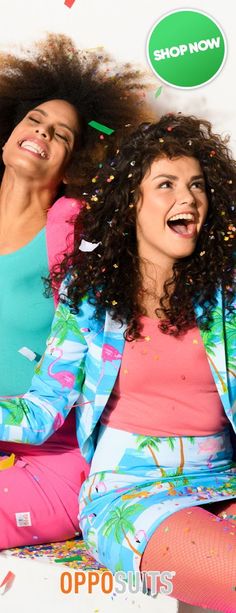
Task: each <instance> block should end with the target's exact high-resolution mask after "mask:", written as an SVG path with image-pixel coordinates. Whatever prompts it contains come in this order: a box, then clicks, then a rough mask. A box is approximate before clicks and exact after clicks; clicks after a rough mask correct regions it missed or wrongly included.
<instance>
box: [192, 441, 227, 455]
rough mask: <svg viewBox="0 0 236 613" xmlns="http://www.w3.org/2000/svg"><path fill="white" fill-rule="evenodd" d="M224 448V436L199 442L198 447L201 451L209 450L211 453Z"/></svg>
mask: <svg viewBox="0 0 236 613" xmlns="http://www.w3.org/2000/svg"><path fill="white" fill-rule="evenodd" d="M222 448H223V445H222V438H221V439H218V440H209V441H203V442H202V443H198V449H199V451H200V453H204V452H205V451H209V453H211V454H212V453H217V451H220V450H221V449H222Z"/></svg>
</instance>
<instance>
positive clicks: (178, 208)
mask: <svg viewBox="0 0 236 613" xmlns="http://www.w3.org/2000/svg"><path fill="white" fill-rule="evenodd" d="M235 187H236V172H235V162H234V161H233V159H232V156H231V154H230V151H229V149H228V147H227V144H226V142H225V141H224V140H223V139H222V138H221V137H220V136H218V135H216V134H214V133H213V132H212V128H211V125H210V123H209V122H207V121H203V120H200V119H197V118H195V117H192V116H185V115H182V114H176V115H165V116H163V117H162V118H161V119H160V121H159V122H157V123H154V124H152V123H144V124H142V125H141V126H140V127H139V128H138V129H137V130H136V131H135V132H134V133H133V134H132V135H131V136H130V137H129V139H128V140H127V141H126V142H125V143H124V144H123V145H122V146H121V147H120V150H118V151H117V152H116V155H115V156H114V158H113V160H112V161H111V162H110V164H107V165H104V167H103V168H102V169H100V172H98V173H97V175H96V183H95V184H94V183H92V182H91V183H90V184H89V185H87V186H86V201H85V202H84V207H83V210H82V212H81V215H80V216H79V217H78V221H77V222H76V225H75V244H74V250H73V252H72V253H71V254H69V255H68V256H67V257H66V258H65V260H64V261H63V262H62V263H61V266H60V267H57V268H55V269H54V273H53V275H52V281H51V283H52V287H54V286H55V284H56V286H57V284H58V282H59V281H61V280H62V279H64V277H65V274H66V277H65V280H64V281H63V282H62V285H61V289H60V303H59V306H58V308H57V310H56V314H55V318H54V322H53V325H52V329H51V334H50V337H49V340H48V342H47V349H46V352H45V354H44V357H43V359H42V361H41V364H40V368H39V372H38V373H37V374H35V376H34V378H33V381H32V384H31V388H30V390H29V391H28V392H27V393H26V394H24V395H23V397H22V398H20V399H19V398H15V399H14V401H12V405H10V406H9V404H8V403H7V402H6V401H4V399H3V400H1V402H0V408H1V426H0V437H1V438H3V439H8V440H16V438H18V439H19V438H21V440H22V441H23V442H27V443H33V444H35V443H36V444H37V443H41V442H42V441H44V440H46V439H47V438H48V437H51V436H52V435H53V432H54V431H55V430H57V428H58V427H59V426H60V425H61V423H62V422H63V421H64V420H66V419H67V416H68V414H69V415H71V413H76V420H77V436H78V441H79V444H80V449H81V453H82V454H83V456H84V457H85V459H86V460H87V461H88V462H90V461H91V460H92V464H91V468H90V474H89V477H88V478H87V479H86V480H85V482H84V483H83V485H82V488H81V490H80V496H79V504H80V512H79V517H80V526H81V529H82V533H83V536H84V539H85V541H86V542H87V545H88V547H89V549H90V551H91V553H92V555H93V556H94V558H96V559H97V560H98V561H99V562H100V563H101V564H102V565H106V566H107V567H108V568H109V569H111V570H112V571H113V572H115V571H124V572H125V573H126V572H128V571H131V572H134V571H137V576H138V578H139V579H140V577H141V578H143V577H145V585H147V586H148V587H149V589H150V590H151V593H155V591H158V590H159V589H162V591H163V590H164V591H167V592H168V593H170V592H171V584H170V581H172V586H173V591H172V595H173V596H175V597H176V598H178V599H180V600H183V601H185V602H187V603H189V604H193V605H200V606H204V607H210V608H214V609H216V610H219V611H224V612H225V613H233V611H235V610H236V591H235V559H236V557H235V554H236V545H235V538H234V536H235V518H236V503H235V498H236V466H235V463H234V458H233V451H234V438H233V433H235V431H236V421H235V402H234V399H235V350H234V343H235V323H234V318H233V315H234V310H233V306H234V305H233V300H234V298H235V292H234V286H233V281H234V272H233V237H234V231H235V227H234V217H235ZM81 223H82V228H83V237H82V239H81V234H80V232H81V230H80V228H81ZM77 226H78V227H77ZM65 322H66V325H65ZM72 407H73V408H72ZM16 415H17V424H16V418H15V416H16ZM10 420H11V423H12V424H16V425H13V426H11V427H9V425H8V424H9V421H10ZM167 569H168V570H167ZM139 571H141V575H139ZM154 571H157V572H156V576H155V575H153V574H152V575H151V573H153V572H154ZM137 576H136V575H135V577H136V581H137ZM155 577H156V578H155ZM163 584H164V585H163Z"/></svg>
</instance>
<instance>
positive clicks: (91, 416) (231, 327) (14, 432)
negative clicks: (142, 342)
mask: <svg viewBox="0 0 236 613" xmlns="http://www.w3.org/2000/svg"><path fill="white" fill-rule="evenodd" d="M199 314H200V310H198V311H197V313H196V315H197V316H198V315H199ZM124 330H125V325H123V326H121V325H120V323H118V322H115V321H113V320H112V316H111V314H109V313H106V314H105V317H104V319H103V320H100V321H98V320H96V319H95V317H94V306H92V305H91V304H89V302H88V299H87V298H86V299H84V300H83V302H82V305H81V309H80V313H79V314H78V315H75V314H73V313H72V312H71V310H70V308H69V307H68V306H67V305H65V304H63V303H62V302H60V303H59V305H58V307H57V310H56V313H55V317H54V320H53V324H52V330H51V335H50V338H49V339H48V342H47V349H46V352H45V354H44V355H43V357H42V358H41V361H40V362H39V363H38V365H37V366H36V369H35V375H34V377H33V380H32V385H31V388H30V390H29V392H27V393H26V394H24V395H23V396H22V397H14V398H13V397H11V398H10V399H1V398H0V439H1V440H5V441H15V442H24V443H29V444H35V445H40V444H42V443H43V442H44V441H45V440H46V439H47V438H49V437H50V436H51V435H52V434H53V433H54V432H55V430H57V429H58V428H59V427H60V426H61V425H62V424H63V422H64V420H65V418H66V416H67V415H68V412H69V411H70V409H71V407H72V406H73V405H75V407H74V408H73V410H76V424H77V438H78V443H79V446H80V448H81V452H82V454H83V455H84V457H85V458H86V460H87V461H88V462H90V461H91V458H92V456H93V452H94V446H95V444H96V435H97V429H98V424H99V419H100V416H101V414H102V412H103V409H104V407H105V405H106V403H107V400H108V398H109V395H110V393H111V391H112V389H113V387H114V384H115V380H116V377H117V374H118V371H119V367H120V364H121V359H122V352H123V348H124V336H123V334H124ZM201 334H202V338H203V343H204V346H205V349H206V353H207V357H208V360H209V363H210V367H211V371H212V374H213V377H214V380H215V383H216V386H217V390H218V392H219V395H220V398H221V400H222V403H223V407H224V410H225V413H226V415H227V417H228V419H229V421H230V423H231V425H232V428H233V430H234V432H235V431H236V403H235V396H236V385H235V374H236V373H235V366H236V364H235V361H236V360H235V341H236V338H235V336H236V335H235V323H234V320H233V316H232V314H230V315H229V314H227V313H226V312H225V309H224V307H223V304H222V296H221V293H220V292H219V294H218V296H217V305H216V307H215V310H214V321H213V325H212V327H211V331H210V332H201ZM193 367H194V365H193ZM13 376H14V373H13Z"/></svg>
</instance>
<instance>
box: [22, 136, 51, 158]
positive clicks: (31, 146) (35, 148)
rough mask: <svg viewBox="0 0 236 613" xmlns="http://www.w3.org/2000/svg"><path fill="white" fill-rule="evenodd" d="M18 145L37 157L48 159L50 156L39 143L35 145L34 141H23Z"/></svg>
mask: <svg viewBox="0 0 236 613" xmlns="http://www.w3.org/2000/svg"><path fill="white" fill-rule="evenodd" d="M18 145H19V146H20V148H21V149H25V150H26V151H30V153H34V154H35V155H37V156H39V157H41V158H43V159H48V154H47V152H46V151H45V149H43V148H42V147H40V145H38V144H37V143H35V142H34V141H32V140H22V141H20V142H19V143H18Z"/></svg>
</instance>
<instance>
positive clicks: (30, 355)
mask: <svg viewBox="0 0 236 613" xmlns="http://www.w3.org/2000/svg"><path fill="white" fill-rule="evenodd" d="M18 353H20V354H21V355H23V356H24V357H25V358H27V360H29V361H30V362H34V360H35V359H36V357H37V354H36V353H35V352H34V351H32V349H29V348H28V347H21V348H20V349H18Z"/></svg>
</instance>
